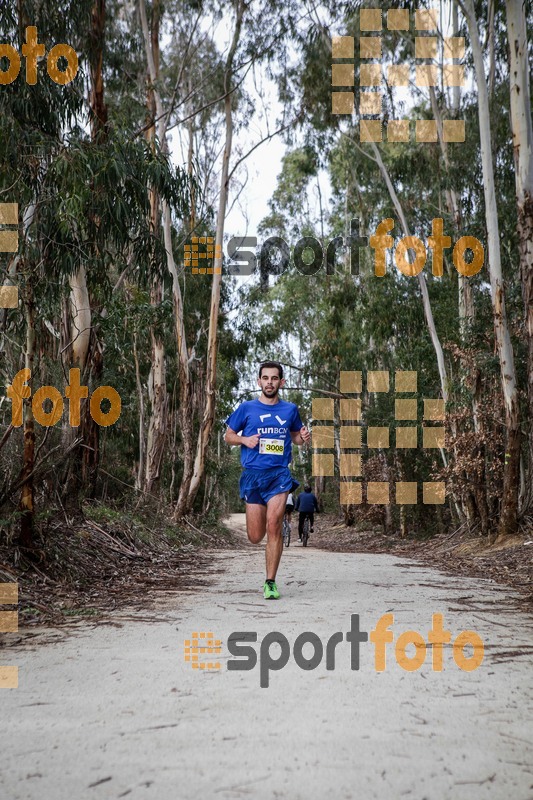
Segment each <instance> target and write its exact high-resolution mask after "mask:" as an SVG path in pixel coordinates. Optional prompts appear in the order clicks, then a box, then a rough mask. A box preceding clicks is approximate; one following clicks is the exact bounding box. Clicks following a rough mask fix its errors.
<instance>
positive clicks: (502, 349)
mask: <svg viewBox="0 0 533 800" xmlns="http://www.w3.org/2000/svg"><path fill="white" fill-rule="evenodd" d="M462 7H463V13H464V15H465V18H466V20H467V23H468V30H469V33H470V42H471V45H472V53H473V56H474V67H475V72H476V83H477V87H478V116H479V135H480V145H481V162H482V167H483V191H484V195H485V219H486V225H487V239H488V255H489V258H488V268H489V275H490V287H491V297H492V309H493V318H494V334H495V339H496V348H497V351H498V358H499V361H500V373H501V383H502V393H503V400H504V405H505V415H506V439H507V441H506V454H505V467H504V487H503V497H502V508H501V515H500V532H501V533H511V532H513V531H514V530H515V528H516V522H517V511H518V488H519V487H518V484H519V469H520V419H519V407H518V391H517V386H516V374H515V366H514V355H513V348H512V345H511V337H510V335H509V326H508V324H507V312H506V308H505V292H504V285H503V277H502V266H501V255H500V230H499V222H498V209H497V206H496V187H495V184H494V167H493V163H492V141H491V132H490V113H489V95H488V89H487V81H486V78H485V67H484V63H483V53H482V51H481V43H480V41H479V32H478V28H477V22H476V14H475V10H474V4H473V0H464V3H463V4H462Z"/></svg>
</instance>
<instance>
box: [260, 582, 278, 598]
mask: <svg viewBox="0 0 533 800" xmlns="http://www.w3.org/2000/svg"><path fill="white" fill-rule="evenodd" d="M263 595H264V598H265V600H277V599H278V597H279V592H278V587H277V586H276V581H265V585H264V586H263Z"/></svg>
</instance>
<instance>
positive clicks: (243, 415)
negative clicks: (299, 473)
mask: <svg viewBox="0 0 533 800" xmlns="http://www.w3.org/2000/svg"><path fill="white" fill-rule="evenodd" d="M226 425H228V427H230V428H231V430H232V431H235V433H240V432H241V431H242V435H243V436H253V435H254V434H256V433H258V434H259V435H260V437H261V438H260V439H259V443H258V444H257V446H256V447H254V448H253V449H251V448H250V447H246V446H245V445H241V464H242V466H243V467H244V468H246V469H268V468H269V467H286V466H288V464H289V462H290V460H291V457H292V440H291V431H299V430H300V429H301V428H303V422H302V420H301V419H300V412H299V411H298V406H297V405H295V404H294V403H287V402H286V401H285V400H279V402H277V403H275V404H274V405H267V404H266V403H262V402H261V401H260V400H259V399H256V400H246V401H245V402H244V403H241V405H240V406H239V407H238V408H237V409H236V410H235V411H234V412H233V414H231V415H230V416H229V417H228V418H227V420H226Z"/></svg>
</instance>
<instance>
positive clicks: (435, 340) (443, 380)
mask: <svg viewBox="0 0 533 800" xmlns="http://www.w3.org/2000/svg"><path fill="white" fill-rule="evenodd" d="M371 144H372V150H373V151H374V155H375V157H376V161H377V163H378V166H379V170H380V172H381V174H382V176H383V180H384V181H385V183H386V185H387V189H388V191H389V195H390V198H391V200H392V203H393V205H394V207H395V209H396V213H397V214H398V217H399V219H400V223H401V225H402V228H403V231H404V234H405V236H410V235H411V234H410V232H409V226H408V224H407V220H406V218H405V214H404V213H403V208H402V206H401V203H400V201H399V199H398V195H397V194H396V190H395V188H394V186H393V184H392V181H391V179H390V175H389V173H388V171H387V168H386V167H385V164H384V163H383V159H382V158H381V153H380V152H379V149H378V147H377V146H376V144H375V142H372V143H371ZM417 278H418V283H419V286H420V293H421V295H422V305H423V308H424V316H425V318H426V323H427V326H428V331H429V335H430V338H431V343H432V344H433V349H434V351H435V355H436V357H437V368H438V371H439V377H440V386H441V392H442V397H443V400H444V401H445V402H447V400H448V376H447V374H446V366H445V364H444V353H443V350H442V345H441V343H440V339H439V336H438V333H437V329H436V327H435V320H434V318H433V311H432V309H431V302H430V300H429V294H428V287H427V283H426V279H425V277H424V274H423V273H422V272H420V273H419V274H418V275H417ZM441 453H442V451H441ZM442 455H443V460H444V463H446V458H445V456H444V454H442Z"/></svg>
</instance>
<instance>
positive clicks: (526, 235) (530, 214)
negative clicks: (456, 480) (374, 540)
mask: <svg viewBox="0 0 533 800" xmlns="http://www.w3.org/2000/svg"><path fill="white" fill-rule="evenodd" d="M506 8H507V36H508V39H509V78H510V84H511V86H510V88H511V129H512V133H513V148H514V162H515V183H516V204H517V210H518V224H517V231H518V249H519V253H520V277H521V281H522V297H523V300H524V318H525V327H526V335H527V346H528V357H527V367H528V368H527V371H526V372H527V397H528V411H529V413H528V418H529V421H528V433H529V437H528V452H529V464H528V467H529V469H528V479H527V480H526V481H525V486H526V491H525V496H524V502H523V506H524V508H523V510H524V511H526V510H527V509H529V508H531V506H532V505H533V130H532V129H533V126H532V122H531V105H530V86H529V64H528V41H527V28H526V15H525V6H524V0H506Z"/></svg>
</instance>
